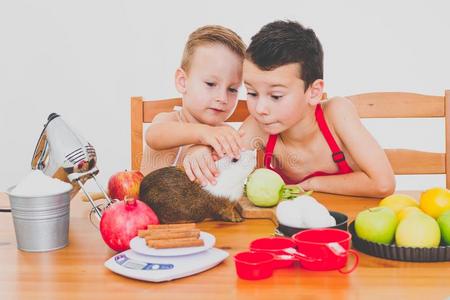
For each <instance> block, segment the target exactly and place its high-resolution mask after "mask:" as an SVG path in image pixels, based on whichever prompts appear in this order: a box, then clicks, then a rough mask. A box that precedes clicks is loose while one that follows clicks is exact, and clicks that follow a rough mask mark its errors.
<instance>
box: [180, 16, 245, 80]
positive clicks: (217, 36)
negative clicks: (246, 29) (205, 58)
mask: <svg viewBox="0 0 450 300" xmlns="http://www.w3.org/2000/svg"><path fill="white" fill-rule="evenodd" d="M207 44H220V45H223V46H225V47H227V48H228V49H230V50H231V51H232V52H234V53H236V54H237V55H238V56H239V57H240V58H242V59H244V56H245V48H246V47H245V44H244V42H243V41H242V39H241V37H240V36H239V35H237V34H236V33H235V32H234V31H232V30H231V29H228V28H225V27H223V26H220V25H207V26H203V27H200V28H198V29H197V30H195V31H194V32H192V33H191V34H190V35H189V38H188V40H187V42H186V45H185V47H184V51H183V57H182V59H181V68H182V69H183V70H184V71H185V72H189V68H190V67H191V60H192V56H193V55H194V52H195V49H196V48H197V47H199V46H203V45H207Z"/></svg>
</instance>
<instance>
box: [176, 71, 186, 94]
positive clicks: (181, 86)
mask: <svg viewBox="0 0 450 300" xmlns="http://www.w3.org/2000/svg"><path fill="white" fill-rule="evenodd" d="M186 78H187V75H186V72H184V70H183V69H182V68H178V69H177V70H176V71H175V87H176V89H177V91H178V92H179V93H180V94H184V93H186Z"/></svg>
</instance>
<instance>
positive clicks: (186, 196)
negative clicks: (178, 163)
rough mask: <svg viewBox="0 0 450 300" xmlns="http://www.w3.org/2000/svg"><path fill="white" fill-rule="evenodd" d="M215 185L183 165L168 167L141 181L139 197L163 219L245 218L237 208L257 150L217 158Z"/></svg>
mask: <svg viewBox="0 0 450 300" xmlns="http://www.w3.org/2000/svg"><path fill="white" fill-rule="evenodd" d="M216 166H217V169H218V170H219V172H220V173H219V176H218V177H217V178H216V182H217V183H216V184H215V185H207V186H205V187H201V186H200V185H199V184H198V183H196V182H192V181H190V180H189V178H188V177H187V175H186V173H185V172H184V170H183V169H182V168H178V167H165V168H162V169H158V170H155V171H153V172H151V173H149V174H148V175H147V176H145V177H144V179H143V180H142V182H141V186H140V189H139V199H140V200H141V201H143V202H145V203H146V204H147V205H148V206H150V207H151V208H152V209H153V210H154V211H155V213H156V215H157V216H158V218H159V221H160V222H161V223H163V224H164V223H184V222H201V221H203V220H205V219H213V220H222V221H229V222H240V221H242V219H241V216H240V215H239V212H238V211H237V210H236V204H237V200H239V199H240V198H241V197H242V195H243V192H244V185H245V181H246V179H247V177H248V175H250V173H251V172H252V171H253V169H254V168H255V166H256V151H250V150H248V151H242V152H241V155H240V158H239V159H238V160H237V159H233V158H230V157H224V158H222V159H220V160H218V161H216Z"/></svg>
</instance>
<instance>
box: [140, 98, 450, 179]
mask: <svg viewBox="0 0 450 300" xmlns="http://www.w3.org/2000/svg"><path fill="white" fill-rule="evenodd" d="M347 98H349V99H350V100H352V101H353V103H354V104H355V106H356V108H357V110H358V113H359V116H360V117H361V118H443V119H444V120H445V153H433V152H425V151H417V150H410V149H385V151H386V154H387V157H388V158H389V161H390V162H391V165H392V168H393V169H394V173H395V174H397V175H412V174H445V175H446V186H447V188H449V187H450V157H449V153H450V119H449V115H450V90H447V91H445V95H443V96H430V95H421V94H414V93H397V92H377V93H366V94H359V95H352V96H348V97H347ZM177 105H181V99H180V98H173V99H164V100H154V101H153V100H152V101H145V100H144V99H143V98H142V97H131V165H132V169H134V170H136V169H139V167H140V163H141V159H142V152H143V141H142V138H143V124H144V123H151V122H152V120H153V118H154V117H155V116H156V115H157V114H158V113H160V112H166V111H171V110H173V107H174V106H177ZM248 114H249V113H248V110H247V105H246V103H245V100H239V102H238V105H237V108H236V110H235V111H234V113H233V114H232V115H231V117H230V118H229V119H228V120H227V121H229V122H242V121H244V120H245V118H247V116H248ZM260 160H261V157H260V155H258V161H260ZM258 165H260V164H258Z"/></svg>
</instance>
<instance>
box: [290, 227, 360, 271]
mask: <svg viewBox="0 0 450 300" xmlns="http://www.w3.org/2000/svg"><path fill="white" fill-rule="evenodd" d="M351 238H352V235H351V234H350V233H348V232H347V231H344V230H340V229H330V228H320V229H319V228H318V229H308V230H304V231H301V232H299V233H296V234H295V235H293V236H292V239H293V240H294V241H295V244H296V245H297V249H298V251H299V252H301V253H303V254H304V255H306V256H308V257H311V258H313V259H314V258H315V259H316V260H315V261H305V260H304V261H302V262H301V264H302V266H303V267H304V268H305V269H309V270H314V271H325V270H339V272H341V273H344V274H347V273H350V272H352V271H354V270H355V268H356V266H357V265H358V262H359V257H358V254H357V253H356V252H355V251H353V250H351V249H350V240H351ZM349 254H350V255H352V256H353V257H354V261H353V265H352V266H351V267H350V268H348V269H347V270H343V268H344V267H345V266H346V265H347V260H348V256H349Z"/></svg>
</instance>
